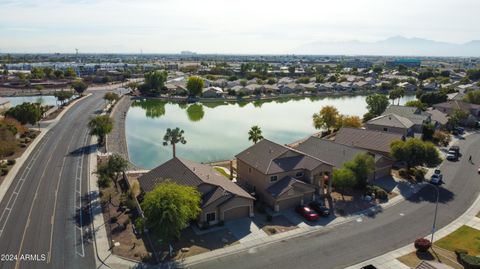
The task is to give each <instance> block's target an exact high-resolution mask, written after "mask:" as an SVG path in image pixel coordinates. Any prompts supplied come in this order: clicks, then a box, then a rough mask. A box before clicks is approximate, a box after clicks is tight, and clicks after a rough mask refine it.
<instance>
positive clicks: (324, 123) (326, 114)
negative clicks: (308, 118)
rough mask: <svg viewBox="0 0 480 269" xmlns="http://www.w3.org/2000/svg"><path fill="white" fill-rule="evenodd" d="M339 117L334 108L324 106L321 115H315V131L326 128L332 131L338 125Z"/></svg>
mask: <svg viewBox="0 0 480 269" xmlns="http://www.w3.org/2000/svg"><path fill="white" fill-rule="evenodd" d="M339 115H340V114H339V113H338V110H337V109H336V108H335V107H334V106H324V107H322V109H320V112H319V113H315V114H313V126H314V127H315V129H322V128H325V129H327V130H330V129H331V128H333V127H335V126H336V125H337V119H338V117H339Z"/></svg>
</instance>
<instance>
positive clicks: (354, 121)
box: [336, 115, 362, 128]
mask: <svg viewBox="0 0 480 269" xmlns="http://www.w3.org/2000/svg"><path fill="white" fill-rule="evenodd" d="M340 127H351V128H360V127H362V119H360V117H358V116H344V115H339V116H338V117H337V123H336V128H340Z"/></svg>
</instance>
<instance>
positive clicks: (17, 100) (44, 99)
mask: <svg viewBox="0 0 480 269" xmlns="http://www.w3.org/2000/svg"><path fill="white" fill-rule="evenodd" d="M4 98H5V99H7V100H9V101H10V103H11V104H12V106H17V105H20V104H22V103H41V104H42V105H49V106H54V105H56V100H57V99H56V98H55V96H53V95H37V96H15V97H4Z"/></svg>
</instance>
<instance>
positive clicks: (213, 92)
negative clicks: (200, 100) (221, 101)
mask: <svg viewBox="0 0 480 269" xmlns="http://www.w3.org/2000/svg"><path fill="white" fill-rule="evenodd" d="M224 95H225V92H223V90H222V89H221V88H219V87H208V88H204V89H203V90H202V97H205V98H220V97H223V96H224Z"/></svg>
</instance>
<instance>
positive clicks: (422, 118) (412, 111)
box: [382, 105, 431, 133]
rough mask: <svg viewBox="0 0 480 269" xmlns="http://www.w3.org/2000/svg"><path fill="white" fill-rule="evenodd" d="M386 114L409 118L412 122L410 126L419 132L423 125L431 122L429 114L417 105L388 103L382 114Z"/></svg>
mask: <svg viewBox="0 0 480 269" xmlns="http://www.w3.org/2000/svg"><path fill="white" fill-rule="evenodd" d="M388 114H395V115H399V116H402V117H404V118H407V119H409V120H410V121H411V122H412V123H413V126H412V128H413V131H414V132H415V133H421V132H422V130H423V125H424V124H427V123H430V122H431V118H430V114H429V113H426V112H424V111H422V110H421V109H419V108H417V107H409V106H400V105H390V106H388V107H387V109H386V110H385V112H383V114H382V115H388Z"/></svg>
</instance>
